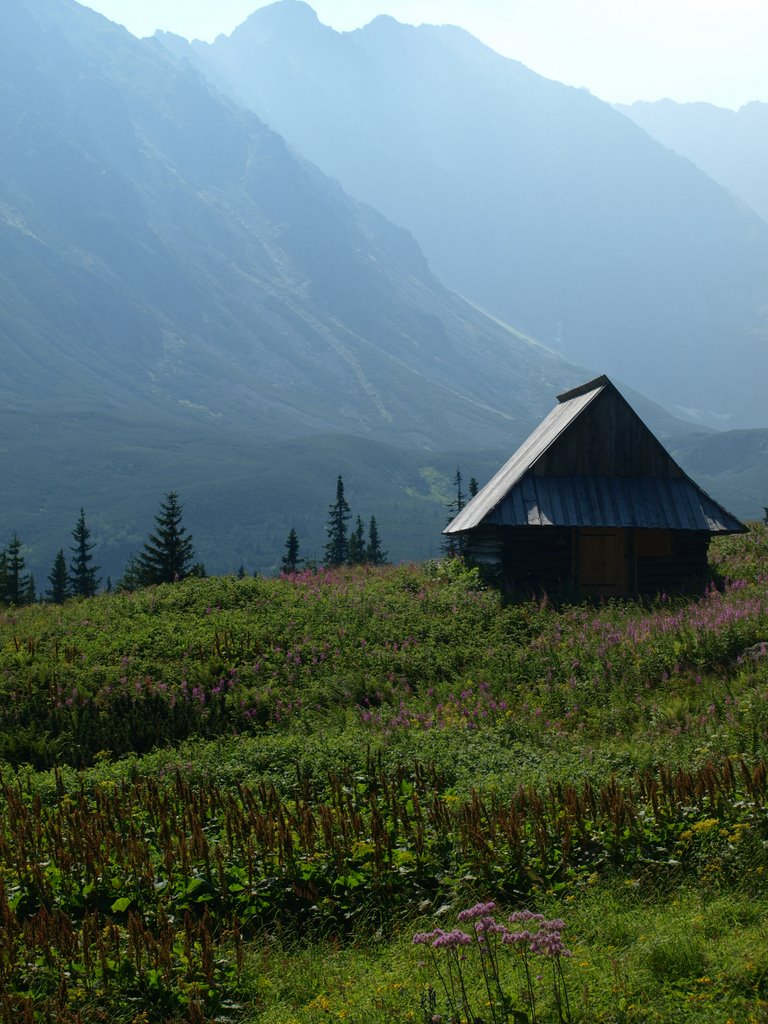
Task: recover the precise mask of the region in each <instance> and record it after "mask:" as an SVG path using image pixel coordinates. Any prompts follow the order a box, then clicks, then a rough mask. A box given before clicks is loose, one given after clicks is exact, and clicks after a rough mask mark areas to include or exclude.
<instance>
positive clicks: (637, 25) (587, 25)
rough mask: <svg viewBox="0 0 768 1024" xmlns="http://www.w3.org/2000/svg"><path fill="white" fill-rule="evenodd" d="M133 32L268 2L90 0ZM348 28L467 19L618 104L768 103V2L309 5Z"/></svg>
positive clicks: (219, 22)
mask: <svg viewBox="0 0 768 1024" xmlns="http://www.w3.org/2000/svg"><path fill="white" fill-rule="evenodd" d="M84 2H86V6H88V7H92V8H93V9H94V10H97V11H100V12H101V13H102V14H104V15H106V16H107V17H108V18H111V19H112V20H113V21H117V22H119V23H120V24H122V25H125V26H126V28H128V29H130V31H131V32H133V33H134V34H136V35H139V36H142V35H151V34H152V33H153V32H154V31H155V29H157V28H161V29H165V30H167V31H170V32H176V33H178V34H179V35H182V36H185V37H186V38H198V39H207V40H211V39H213V38H215V36H217V35H218V34H219V33H220V32H224V33H226V34H229V33H230V32H231V31H232V29H234V28H235V27H236V26H237V25H238V24H240V23H241V22H242V21H244V20H245V19H246V18H247V16H248V15H249V14H251V13H252V12H253V11H254V10H256V9H257V8H259V7H264V6H266V4H265V3H264V2H263V0H84ZM309 2H310V6H311V7H313V8H314V9H315V11H317V14H318V16H319V18H320V20H321V21H322V22H323V23H324V24H326V25H331V26H333V27H334V28H336V29H338V30H340V31H347V30H349V29H353V28H358V27H359V26H361V25H364V24H366V23H367V22H369V21H370V20H371V19H372V18H374V17H375V16H376V15H377V14H391V15H392V16H393V17H395V18H397V19H398V21H403V22H407V23H409V24H414V25H418V24H420V23H422V22H429V23H431V24H438V25H439V24H446V23H448V24H454V25H461V26H462V27H463V28H466V29H467V30H468V31H470V32H472V34H473V35H476V36H477V37H478V38H479V39H482V40H483V42H485V43H487V44H488V45H489V46H491V47H493V49H495V50H497V51H498V52H499V53H503V54H505V55H506V56H508V57H513V58H514V59H515V60H519V61H521V62H522V63H523V64H526V65H527V66H528V67H529V68H532V69H533V70H534V71H538V72H539V74H542V75H546V76H547V77H548V78H554V79H557V80H558V81H560V82H565V83H567V84H568V85H576V86H586V88H588V89H589V90H590V91H591V92H593V93H594V94H595V95H596V96H599V97H601V99H604V100H607V101H609V102H612V103H631V102H632V101H633V100H637V99H647V100H655V99H661V98H662V97H665V96H669V97H670V98H672V99H675V100H679V101H681V102H684V101H690V100H706V101H708V102H710V103H715V104H717V105H719V106H724V107H732V108H734V109H736V108H738V107H739V106H741V105H742V104H743V103H747V102H748V101H749V100H763V101H765V102H768V56H767V48H768V0H314V2H313V0H309Z"/></svg>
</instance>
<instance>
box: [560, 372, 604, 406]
mask: <svg viewBox="0 0 768 1024" xmlns="http://www.w3.org/2000/svg"><path fill="white" fill-rule="evenodd" d="M606 385H610V387H613V386H614V385H613V383H612V382H611V381H610V380H609V379H608V378H607V377H606V375H605V374H604V373H602V374H601V375H600V376H599V377H595V379H594V380H588V381H587V383H586V384H580V385H579V386H578V387H577V388H571V390H570V391H564V392H563V393H562V395H558V396H557V400H558V402H570V400H571V399H572V398H580V397H581V395H586V394H587V392H588V391H597V389H598V388H604V387H605V386H606Z"/></svg>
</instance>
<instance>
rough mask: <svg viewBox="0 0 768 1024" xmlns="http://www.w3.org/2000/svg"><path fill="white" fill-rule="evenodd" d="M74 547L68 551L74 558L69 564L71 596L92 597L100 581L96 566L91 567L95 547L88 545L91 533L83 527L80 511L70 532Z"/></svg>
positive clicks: (83, 514) (82, 517)
mask: <svg viewBox="0 0 768 1024" xmlns="http://www.w3.org/2000/svg"><path fill="white" fill-rule="evenodd" d="M72 538H73V540H74V542H75V545H74V547H71V548H70V549H69V550H70V551H71V552H72V554H73V555H74V558H73V559H72V561H71V562H70V563H69V573H70V580H71V590H72V594H73V595H75V596H76V597H94V596H95V595H96V591H97V589H98V586H99V583H101V579H100V578H97V576H96V573H97V572H98V569H99V566H98V565H93V566H92V565H91V564H90V563H91V562H92V561H93V555H92V554H91V552H92V551H93V549H94V547H95V545H94V544H91V543H90V539H91V531H90V530H89V529H88V527H87V526H86V525H85V512H84V511H83V509H82V508H81V509H80V518H79V519H78V520H77V523H76V524H75V528H74V530H73V531H72Z"/></svg>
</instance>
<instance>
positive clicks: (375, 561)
mask: <svg viewBox="0 0 768 1024" xmlns="http://www.w3.org/2000/svg"><path fill="white" fill-rule="evenodd" d="M365 560H366V562H368V563H370V565H384V564H385V563H386V561H387V552H386V551H382V550H381V540H380V539H379V527H378V525H377V524H376V516H371V521H370V522H369V523H368V545H367V547H366V549H365Z"/></svg>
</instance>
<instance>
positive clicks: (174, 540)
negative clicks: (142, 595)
mask: <svg viewBox="0 0 768 1024" xmlns="http://www.w3.org/2000/svg"><path fill="white" fill-rule="evenodd" d="M182 511H183V510H182V506H181V505H180V504H179V496H178V495H177V494H176V492H175V491H170V492H169V493H168V494H167V495H166V497H165V501H164V502H163V503H162V505H161V506H160V511H159V512H158V514H157V515H156V516H155V524H156V531H155V533H151V534H150V535H149V537H148V539H147V541H146V542H145V544H144V550H143V551H142V552H141V553H140V554H139V555H138V557H137V558H136V564H135V566H134V573H135V570H138V573H137V575H138V578H139V579H140V580H141V585H142V586H151V585H152V584H155V583H176V582H178V581H179V580H183V579H185V578H186V577H187V576H189V575H195V576H204V575H205V569H204V568H203V566H202V565H199V564H198V565H194V566H193V565H192V560H193V559H194V557H195V549H194V545H193V543H192V538H191V537H190V536H189V535H188V533H187V531H186V529H185V527H183V526H182V525H181V516H182ZM129 569H130V563H129ZM127 574H128V570H126V575H127Z"/></svg>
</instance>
